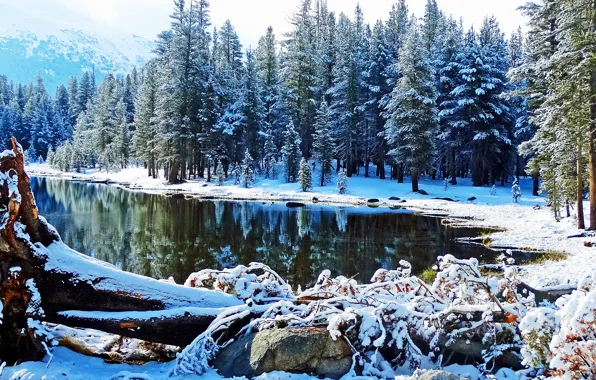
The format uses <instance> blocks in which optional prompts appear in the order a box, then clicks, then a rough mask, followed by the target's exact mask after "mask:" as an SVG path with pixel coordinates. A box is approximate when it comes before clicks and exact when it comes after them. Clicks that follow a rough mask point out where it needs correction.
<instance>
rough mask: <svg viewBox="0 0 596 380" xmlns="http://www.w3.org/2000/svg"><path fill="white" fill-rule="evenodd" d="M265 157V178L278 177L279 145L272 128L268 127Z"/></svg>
mask: <svg viewBox="0 0 596 380" xmlns="http://www.w3.org/2000/svg"><path fill="white" fill-rule="evenodd" d="M264 149H265V152H264V154H265V157H264V158H263V167H264V169H265V178H267V179H276V178H277V171H276V165H277V159H276V157H277V152H278V150H277V146H276V144H275V136H274V134H273V130H272V129H271V128H268V129H267V133H266V135H265V147H264Z"/></svg>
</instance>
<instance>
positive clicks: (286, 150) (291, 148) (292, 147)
mask: <svg viewBox="0 0 596 380" xmlns="http://www.w3.org/2000/svg"><path fill="white" fill-rule="evenodd" d="M284 138H285V142H284V146H283V147H282V149H281V154H282V157H283V161H284V169H285V177H286V182H288V183H289V182H295V181H296V180H297V179H298V178H297V177H298V164H299V161H298V157H300V136H299V134H298V132H297V131H296V129H295V128H294V123H292V122H291V121H290V123H289V124H288V126H287V129H286V131H285V132H284Z"/></svg>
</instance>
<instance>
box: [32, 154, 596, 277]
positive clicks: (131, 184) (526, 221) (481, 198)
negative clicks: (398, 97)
mask: <svg viewBox="0 0 596 380" xmlns="http://www.w3.org/2000/svg"><path fill="white" fill-rule="evenodd" d="M27 171H28V172H29V173H30V174H31V175H34V176H48V177H59V178H65V179H69V180H80V181H97V182H100V181H108V182H109V184H111V185H113V186H117V187H122V188H126V189H129V190H134V191H143V192H152V193H176V192H179V193H184V194H185V195H188V196H193V197H199V198H200V197H213V198H215V199H230V200H255V201H256V200H261V201H272V202H276V201H284V202H286V201H298V202H304V203H310V202H312V200H313V197H316V198H317V199H318V201H319V202H325V203H330V204H354V205H362V206H364V207H366V202H367V200H368V199H371V198H377V199H379V200H380V202H379V204H380V206H381V207H388V206H402V207H406V208H409V209H413V210H417V211H421V212H424V213H427V214H433V215H434V214H437V215H441V216H444V217H448V216H449V217H457V218H461V219H464V220H465V223H466V224H469V225H474V226H480V227H487V233H488V234H489V236H490V239H491V246H492V247H498V248H501V247H509V248H523V249H526V250H540V251H553V252H564V253H567V254H568V255H567V258H565V259H564V260H559V261H549V260H548V259H546V260H543V261H541V262H539V263H536V264H530V265H525V266H523V267H522V268H521V275H520V277H521V278H522V279H523V280H524V281H526V282H527V283H528V284H529V285H531V286H533V287H536V288H539V289H553V288H558V287H560V288H569V287H573V286H574V285H575V284H576V283H577V281H578V280H579V279H581V278H582V277H584V276H586V275H588V274H589V273H591V272H593V271H596V260H594V258H596V248H592V247H586V246H585V242H586V241H588V242H594V243H596V237H570V236H574V235H579V234H581V233H582V232H583V231H581V230H578V229H577V228H576V220H575V210H571V217H570V218H563V219H562V220H561V221H560V222H557V221H556V220H555V219H554V217H553V214H552V210H551V209H550V208H549V207H547V200H546V197H545V196H538V197H534V196H532V190H531V187H532V181H531V179H529V178H528V179H522V180H521V188H522V193H523V195H522V198H521V200H520V202H519V203H513V201H512V197H511V184H506V185H505V186H499V185H497V186H496V193H495V194H494V195H493V194H491V191H490V190H491V189H490V188H489V187H473V186H472V183H471V180H470V179H469V178H463V179H462V178H458V184H457V185H455V186H453V185H449V186H448V188H447V189H445V186H444V183H443V180H432V179H430V178H423V179H422V180H421V181H420V188H421V189H424V190H425V191H426V192H428V194H429V195H421V194H418V193H413V192H412V191H411V183H410V182H409V179H408V178H406V180H405V183H402V184H400V183H397V181H391V180H380V179H378V178H376V177H371V178H365V177H364V176H363V175H360V176H354V177H352V178H349V179H348V193H347V194H338V192H337V189H336V186H335V178H334V180H333V181H332V184H330V185H327V186H325V187H320V186H316V185H315V186H314V187H313V189H312V190H311V191H310V192H301V191H300V189H299V187H298V184H296V183H289V184H288V183H285V182H284V181H283V180H281V179H278V180H267V179H260V180H258V181H257V182H256V183H255V184H254V185H252V187H250V188H248V189H246V188H243V187H241V186H238V185H234V181H233V180H232V179H230V180H228V181H227V182H226V183H225V184H224V185H223V186H216V185H215V183H213V182H211V183H208V182H206V181H205V180H203V179H197V180H190V181H187V182H185V183H182V184H178V185H168V184H165V183H164V181H163V179H153V178H150V177H148V176H147V171H146V170H145V169H143V168H141V167H132V168H127V169H125V170H122V171H120V172H117V173H106V172H103V171H102V172H99V171H88V172H85V173H75V172H68V173H64V172H60V171H57V170H54V169H51V168H49V166H48V165H46V164H41V165H40V164H32V165H29V166H27ZM371 172H372V170H371ZM373 173H374V172H373ZM316 180H317V178H316V176H315V178H314V179H313V183H316ZM390 197H398V198H400V200H399V201H392V200H389V198H390ZM472 197H474V198H476V199H475V200H473V201H469V199H471V198H472ZM436 198H450V199H451V200H452V201H450V200H444V199H436ZM403 200H405V202H403ZM402 202H403V203H402ZM587 207H588V204H587V202H585V204H584V208H585V209H586V217H587V216H588V215H589V212H587V211H588V210H587ZM489 227H497V228H499V229H504V230H505V231H504V232H491V231H490V230H489V229H488V228H489Z"/></svg>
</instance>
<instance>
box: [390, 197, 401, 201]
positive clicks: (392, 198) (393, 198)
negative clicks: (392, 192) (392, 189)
mask: <svg viewBox="0 0 596 380" xmlns="http://www.w3.org/2000/svg"><path fill="white" fill-rule="evenodd" d="M389 200H390V201H399V200H400V198H399V197H389Z"/></svg>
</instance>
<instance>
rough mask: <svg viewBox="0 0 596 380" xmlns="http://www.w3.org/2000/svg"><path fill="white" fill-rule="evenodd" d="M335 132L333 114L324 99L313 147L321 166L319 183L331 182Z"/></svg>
mask: <svg viewBox="0 0 596 380" xmlns="http://www.w3.org/2000/svg"><path fill="white" fill-rule="evenodd" d="M333 147H334V141H333V134H332V115H331V111H330V110H329V107H328V106H327V102H326V101H322V102H321V105H320V106H319V109H318V110H317V118H316V122H315V135H314V142H313V149H314V154H315V157H316V158H317V159H318V160H319V164H320V166H321V177H320V180H319V183H320V184H321V186H325V185H327V184H329V183H330V181H331V175H332V174H333Z"/></svg>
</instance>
